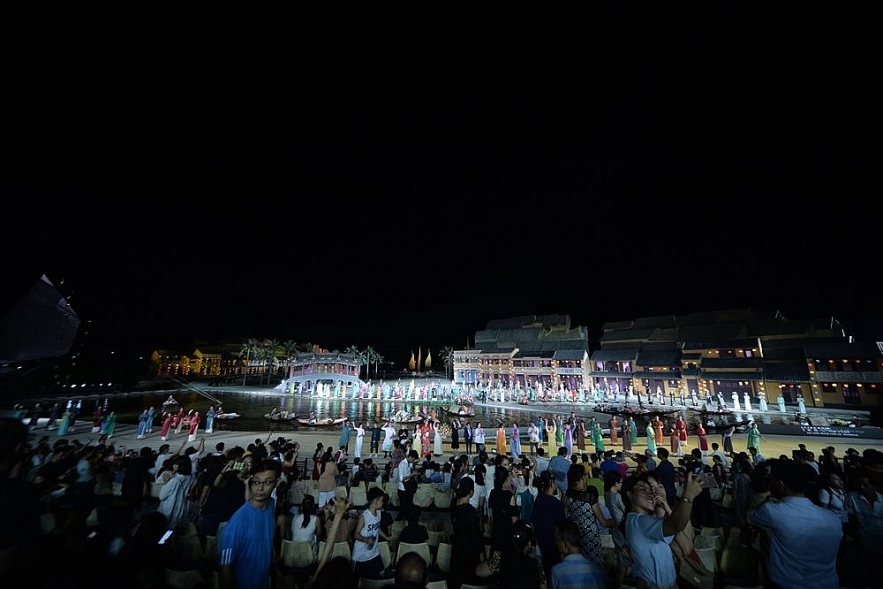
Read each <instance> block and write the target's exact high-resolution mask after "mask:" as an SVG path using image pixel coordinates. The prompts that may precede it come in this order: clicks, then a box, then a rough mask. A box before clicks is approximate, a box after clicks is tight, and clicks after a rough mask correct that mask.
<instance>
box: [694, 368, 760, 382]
mask: <svg viewBox="0 0 883 589" xmlns="http://www.w3.org/2000/svg"><path fill="white" fill-rule="evenodd" d="M699 378H704V379H708V380H763V372H760V371H758V372H733V371H727V370H722V371H720V372H706V371H704V370H701V371H700V372H699Z"/></svg>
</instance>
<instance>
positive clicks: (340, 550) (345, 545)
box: [319, 540, 353, 562]
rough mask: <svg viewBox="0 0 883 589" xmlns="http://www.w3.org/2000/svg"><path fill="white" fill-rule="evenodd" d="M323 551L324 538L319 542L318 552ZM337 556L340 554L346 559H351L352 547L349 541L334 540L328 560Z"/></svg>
mask: <svg viewBox="0 0 883 589" xmlns="http://www.w3.org/2000/svg"><path fill="white" fill-rule="evenodd" d="M324 551H325V540H322V541H320V542H319V554H322V553H323V552H324ZM337 556H342V557H344V558H345V559H347V560H348V561H350V562H352V561H353V549H352V548H351V547H350V545H349V542H344V541H341V542H335V543H334V548H332V550H331V556H329V557H328V560H331V559H332V558H335V557H337Z"/></svg>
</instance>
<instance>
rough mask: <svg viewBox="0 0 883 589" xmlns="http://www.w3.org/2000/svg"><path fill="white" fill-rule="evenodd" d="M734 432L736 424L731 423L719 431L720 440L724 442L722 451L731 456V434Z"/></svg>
mask: <svg viewBox="0 0 883 589" xmlns="http://www.w3.org/2000/svg"><path fill="white" fill-rule="evenodd" d="M734 433H736V426H735V425H731V426H730V427H728V428H727V429H725V430H724V431H722V432H721V441H722V442H723V444H724V453H725V454H727V455H729V456H732V455H733V454H734V452H733V434H734Z"/></svg>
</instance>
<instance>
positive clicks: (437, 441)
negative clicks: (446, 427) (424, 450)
mask: <svg viewBox="0 0 883 589" xmlns="http://www.w3.org/2000/svg"><path fill="white" fill-rule="evenodd" d="M432 429H433V430H435V434H434V435H435V437H434V439H433V449H432V453H433V455H435V456H441V455H442V453H443V450H442V437H441V432H439V431H438V423H436V424H435V425H433V426H432Z"/></svg>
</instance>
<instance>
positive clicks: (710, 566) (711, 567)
mask: <svg viewBox="0 0 883 589" xmlns="http://www.w3.org/2000/svg"><path fill="white" fill-rule="evenodd" d="M697 540H698V538H697ZM695 550H696V554H697V555H698V556H699V560H701V561H702V565H703V566H704V567H705V568H706V569H707V570H708V572H710V573H716V572H717V550H715V549H714V547H713V546H710V547H708V548H699V547H697V548H695Z"/></svg>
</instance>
